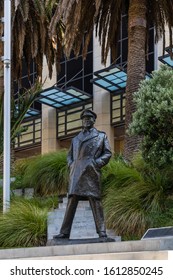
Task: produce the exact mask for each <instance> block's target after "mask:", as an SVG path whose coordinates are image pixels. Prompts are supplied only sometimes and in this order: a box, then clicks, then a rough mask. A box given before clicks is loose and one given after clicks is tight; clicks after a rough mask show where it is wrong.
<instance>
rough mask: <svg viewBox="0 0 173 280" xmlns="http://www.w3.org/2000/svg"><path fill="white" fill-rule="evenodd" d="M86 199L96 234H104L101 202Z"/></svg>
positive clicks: (92, 198)
mask: <svg viewBox="0 0 173 280" xmlns="http://www.w3.org/2000/svg"><path fill="white" fill-rule="evenodd" d="M88 199H89V202H90V206H91V209H92V212H93V216H94V221H95V225H96V231H97V233H98V234H99V233H101V232H106V227H105V223H104V214H103V208H102V204H101V201H100V200H99V199H96V198H94V197H89V198H88Z"/></svg>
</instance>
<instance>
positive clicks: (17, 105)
mask: <svg viewBox="0 0 173 280" xmlns="http://www.w3.org/2000/svg"><path fill="white" fill-rule="evenodd" d="M41 88H42V84H41V83H40V82H39V81H37V82H36V83H35V84H34V85H33V86H32V87H31V88H30V89H28V90H26V89H25V90H23V92H21V93H18V99H16V100H14V99H12V101H11V143H13V142H14V140H15V137H16V136H17V134H19V133H21V132H22V130H21V123H22V121H23V119H24V117H25V114H26V112H27V110H28V109H29V108H30V107H31V105H32V104H33V102H34V101H35V100H36V99H37V97H38V95H39V93H40V91H41ZM3 120H4V118H3V96H0V154H2V152H3ZM26 129H27V128H26Z"/></svg>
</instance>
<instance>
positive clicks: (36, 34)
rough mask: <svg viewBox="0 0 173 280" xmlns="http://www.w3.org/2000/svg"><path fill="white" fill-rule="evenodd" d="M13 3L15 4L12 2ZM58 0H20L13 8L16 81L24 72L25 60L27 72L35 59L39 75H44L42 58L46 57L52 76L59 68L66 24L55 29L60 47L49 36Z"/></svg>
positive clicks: (13, 53) (59, 24)
mask: <svg viewBox="0 0 173 280" xmlns="http://www.w3.org/2000/svg"><path fill="white" fill-rule="evenodd" d="M12 2H14V1H12ZM57 2H58V1H57V0H25V1H23V0H18V1H17V4H16V6H15V5H13V8H12V46H13V47H12V50H13V51H12V63H13V65H12V66H13V73H14V78H19V77H20V76H21V72H22V62H23V57H25V60H26V64H27V69H28V73H29V72H30V64H31V62H32V61H33V60H34V62H35V64H36V67H37V75H38V76H39V77H41V76H42V68H43V58H44V56H45V57H46V60H47V66H48V70H49V77H50V78H51V77H52V66H53V64H54V63H55V62H56V65H57V67H58V66H59V61H60V57H61V53H62V45H61V42H62V35H63V28H64V27H63V25H62V23H61V22H58V23H57V24H56V27H55V34H56V35H55V37H56V42H57V45H56V46H55V43H54V40H53V39H52V37H50V36H49V23H50V21H51V18H52V16H53V14H54V11H55V9H56V7H57Z"/></svg>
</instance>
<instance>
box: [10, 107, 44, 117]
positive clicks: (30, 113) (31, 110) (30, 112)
mask: <svg viewBox="0 0 173 280" xmlns="http://www.w3.org/2000/svg"><path fill="white" fill-rule="evenodd" d="M15 107H16V112H17V113H19V109H18V108H19V107H18V105H15ZM39 115H40V111H39V110H36V109H34V108H32V107H30V108H29V109H28V110H27V112H26V114H25V116H24V118H29V117H38V116H39Z"/></svg>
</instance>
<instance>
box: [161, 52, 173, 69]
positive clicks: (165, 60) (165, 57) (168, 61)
mask: <svg viewBox="0 0 173 280" xmlns="http://www.w3.org/2000/svg"><path fill="white" fill-rule="evenodd" d="M158 60H159V61H161V62H162V63H164V64H167V65H169V66H171V67H173V60H172V59H171V57H170V54H165V55H162V56H159V57H158Z"/></svg>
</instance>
